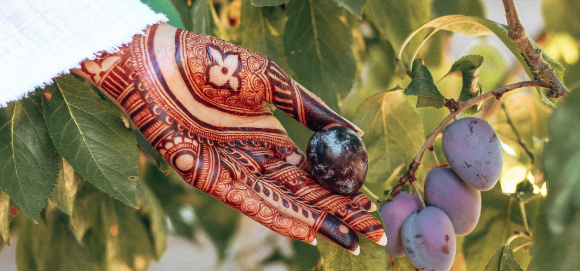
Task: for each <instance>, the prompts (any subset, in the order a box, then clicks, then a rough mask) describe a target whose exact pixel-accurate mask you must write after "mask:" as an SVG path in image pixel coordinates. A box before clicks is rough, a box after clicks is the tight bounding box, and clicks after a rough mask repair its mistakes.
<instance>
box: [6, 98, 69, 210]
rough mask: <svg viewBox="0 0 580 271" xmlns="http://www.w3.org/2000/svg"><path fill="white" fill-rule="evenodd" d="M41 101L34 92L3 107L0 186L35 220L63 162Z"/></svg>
mask: <svg viewBox="0 0 580 271" xmlns="http://www.w3.org/2000/svg"><path fill="white" fill-rule="evenodd" d="M39 101H40V96H39V95H38V94H33V95H31V96H30V97H29V98H24V99H21V100H19V101H16V102H13V103H10V104H8V106H7V107H6V108H0V165H2V166H1V167H0V189H2V191H4V192H5V193H6V194H8V196H10V198H12V200H14V202H15V203H16V204H18V206H20V207H21V208H22V210H24V212H25V213H26V215H27V216H28V217H29V218H30V219H32V220H34V221H36V219H37V218H38V214H39V213H40V211H41V210H42V209H43V208H44V207H45V206H46V203H47V202H48V197H49V196H50V193H51V192H52V190H53V188H54V184H55V183H56V180H57V176H58V170H59V163H60V157H59V155H58V152H57V151H56V149H55V147H54V144H53V142H52V140H51V138H50V135H49V133H48V128H47V126H46V122H45V120H44V116H43V115H42V106H41V104H42V103H41V102H39Z"/></svg>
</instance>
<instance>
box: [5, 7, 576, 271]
mask: <svg viewBox="0 0 580 271" xmlns="http://www.w3.org/2000/svg"><path fill="white" fill-rule="evenodd" d="M143 2H145V3H147V4H148V5H149V6H150V7H152V8H153V9H154V10H156V11H157V12H161V13H164V14H166V15H167V16H168V18H169V23H170V24H173V25H174V26H176V27H179V28H184V29H186V30H190V31H194V32H197V33H203V34H208V35H213V36H216V37H219V38H222V39H225V40H228V41H230V42H233V43H236V44H240V45H241V46H244V47H247V48H249V49H251V50H254V51H256V52H258V53H261V54H263V55H266V56H268V57H270V58H271V59H273V60H275V61H276V62H277V63H278V64H279V65H280V66H281V67H282V68H283V69H284V70H285V71H286V72H287V73H288V74H289V75H291V76H292V77H293V78H295V79H296V80H297V81H298V82H299V83H300V84H302V85H303V86H305V87H307V88H308V89H309V90H311V91H312V92H314V93H315V94H317V95H318V96H319V97H321V98H322V99H323V100H324V101H325V102H326V103H327V104H328V105H329V106H330V107H332V108H333V109H334V110H335V111H337V112H341V113H342V115H344V116H345V117H347V118H349V119H350V120H352V121H353V122H354V123H355V124H357V125H358V126H359V127H360V128H362V129H363V130H364V131H365V132H366V134H365V136H364V137H363V140H364V142H365V144H366V147H367V150H368V154H369V161H370V162H369V173H368V182H367V188H368V189H369V191H371V192H372V194H374V195H379V197H382V195H384V192H385V191H386V190H389V189H391V187H392V186H393V185H394V184H395V182H396V180H397V179H398V177H400V176H402V175H403V174H404V173H405V170H406V167H407V165H408V164H409V163H410V162H411V160H412V159H413V157H414V156H415V155H416V153H417V151H418V150H419V148H420V147H421V146H422V145H423V142H424V141H425V138H426V137H427V136H429V135H430V133H431V132H432V131H433V129H434V128H435V127H436V126H437V125H438V124H439V122H440V121H441V120H442V119H443V118H444V117H445V116H446V115H447V114H448V110H447V109H446V108H440V109H435V108H439V107H442V105H443V104H442V102H443V100H444V99H450V98H453V99H455V100H459V101H462V100H465V99H468V98H471V97H474V96H476V95H479V94H481V93H485V92H489V91H492V90H493V89H496V88H498V87H501V86H503V85H506V84H509V83H513V82H516V81H522V80H527V79H524V78H526V77H527V78H530V77H533V76H535V75H534V74H533V73H532V72H531V71H530V70H529V67H528V65H527V62H526V60H525V59H524V58H523V57H522V55H521V53H520V52H519V50H518V49H517V47H516V46H515V45H514V43H513V42H511V41H510V40H509V38H508V36H507V28H506V26H504V25H502V24H499V23H497V22H493V21H490V20H487V19H485V17H486V7H485V5H484V4H483V3H482V1H480V0H420V1H394V0H317V1H312V0H144V1H143ZM520 4H521V5H525V3H518V5H520ZM457 15H462V16H457ZM442 16H445V17H442ZM520 16H528V15H526V14H522V13H521V12H520ZM542 16H543V20H544V22H545V27H546V29H545V30H544V32H543V35H540V36H539V37H538V38H537V40H536V43H537V44H538V46H539V47H540V48H542V49H544V52H545V53H546V54H544V55H543V56H544V58H545V60H546V61H548V63H549V64H550V65H551V66H552V68H554V69H556V71H557V72H558V75H559V76H560V77H561V78H562V79H565V80H564V81H565V83H566V84H567V86H568V87H569V89H570V90H573V92H572V93H571V94H570V95H569V96H568V97H566V99H565V101H564V102H563V103H560V104H559V105H558V107H557V108H555V107H554V105H553V103H552V101H549V100H547V99H546V98H545V96H543V94H542V93H543V91H541V92H536V91H533V90H529V89H528V90H519V91H518V92H516V93H509V94H507V95H505V96H504V97H503V98H502V99H501V100H495V99H494V100H488V101H486V102H484V103H482V104H481V105H479V106H477V108H476V107H473V109H469V112H463V113H462V114H460V115H459V117H464V116H466V115H465V114H467V113H469V114H474V115H475V116H476V117H479V118H483V119H485V120H487V121H489V122H490V123H491V124H492V125H493V127H494V128H495V129H496V131H497V132H498V135H499V136H500V139H501V140H502V143H503V144H504V167H503V173H502V176H501V179H500V184H499V185H497V186H496V187H495V188H494V189H492V190H491V191H487V192H483V193H482V199H483V202H482V213H481V218H480V221H479V224H478V226H477V228H476V229H475V230H474V232H473V233H471V234H470V235H468V236H466V237H461V238H458V239H457V240H458V247H457V255H456V258H455V259H456V260H455V263H454V266H453V268H452V270H525V269H527V270H578V269H580V261H579V260H578V257H577V256H576V255H577V251H578V249H579V248H580V247H579V245H578V244H580V227H579V226H578V225H580V224H579V222H580V208H578V206H580V204H579V200H578V199H579V198H580V197H578V195H577V194H578V191H580V190H579V189H580V187H579V185H578V183H579V182H578V180H580V178H579V176H580V171H578V168H579V167H578V164H579V162H580V160H579V159H580V158H579V157H580V156H579V155H578V153H579V150H580V143H579V142H580V141H579V140H578V136H577V135H578V134H579V133H580V130H579V129H580V112H578V111H579V108H580V107H578V104H580V95H579V94H578V90H580V61H579V58H580V57H579V55H580V53H579V52H580V42H579V41H580V34H579V33H580V32H579V29H580V28H578V24H579V23H578V20H579V19H578V18H580V4H579V2H578V1H575V0H544V1H543V2H542ZM437 27H439V28H440V29H441V30H442V31H440V32H439V33H437V34H435V32H431V31H432V29H434V28H437ZM416 30H417V31H418V32H416V33H415V32H414V31H416ZM438 30H439V29H438ZM411 33H415V35H414V37H413V38H412V39H410V40H408V42H406V39H407V38H408V37H409V35H410V34H411ZM458 34H467V35H484V36H485V35H495V36H497V37H498V38H499V39H500V41H501V42H503V44H504V46H506V47H507V48H508V49H509V50H510V51H511V52H512V53H513V55H514V57H515V59H517V60H518V61H517V62H515V63H510V61H508V60H507V58H506V57H505V56H504V55H503V54H502V53H501V52H500V49H499V48H498V45H497V44H492V43H491V42H490V40H489V39H488V38H486V37H480V38H477V40H476V42H475V44H474V45H473V46H471V47H470V48H468V49H467V50H465V52H466V53H465V56H463V57H462V58H460V59H451V57H450V54H448V53H447V52H446V50H448V48H449V46H450V44H451V39H452V38H453V36H454V35H458ZM403 49H404V50H403ZM401 50H403V51H401ZM414 52H418V53H419V54H420V56H421V58H422V60H420V59H416V57H417V55H415V53H414ZM399 56H400V57H401V59H398V57H399ZM453 75H455V76H453ZM41 92H46V93H48V94H50V95H51V96H52V98H51V99H50V100H47V99H45V98H44V96H43V95H42V93H41ZM41 92H37V93H34V94H32V95H30V96H29V97H28V98H24V99H21V100H19V101H16V102H13V103H10V104H9V105H8V106H7V107H5V108H0V164H1V165H2V167H0V236H1V238H0V249H2V247H3V246H4V244H9V241H10V236H11V235H12V236H14V235H15V233H16V234H18V236H19V239H18V243H17V244H16V246H17V248H16V250H17V259H16V263H17V265H18V268H19V270H146V269H147V268H148V266H149V265H150V263H151V262H152V261H159V260H160V259H161V257H163V254H164V252H165V250H166V247H167V238H168V234H174V235H177V236H179V237H181V238H185V239H188V240H191V242H192V245H199V243H196V242H197V240H198V237H199V235H200V234H201V233H203V234H206V235H207V236H208V237H209V239H210V241H211V243H212V244H213V245H214V246H215V248H216V250H217V254H218V255H219V256H218V261H219V262H222V263H223V262H226V261H228V260H231V258H232V257H234V258H235V257H239V255H232V253H234V252H232V247H231V246H232V242H233V241H232V239H233V238H234V236H236V233H237V232H238V231H239V224H240V223H239V222H240V221H241V214H240V213H238V212H237V211H235V210H233V209H232V208H230V207H228V206H226V205H224V204H222V203H220V202H219V201H218V200H216V199H214V198H213V197H211V196H208V195H206V194H204V193H202V192H200V191H198V190H195V189H193V188H191V187H189V186H187V184H185V183H184V182H183V181H182V180H181V178H180V177H179V176H178V175H177V174H176V173H175V172H174V171H173V170H172V169H171V168H170V166H169V164H167V162H165V161H163V159H161V158H160V156H159V155H157V153H156V152H155V150H154V149H153V148H152V147H151V146H150V145H149V144H148V143H147V142H146V140H145V139H144V138H143V137H142V136H141V135H140V134H139V133H138V132H137V131H134V130H133V131H132V130H131V129H130V128H127V127H126V126H125V124H124V123H123V122H122V121H121V118H120V117H119V112H120V111H119V110H117V109H116V108H115V106H114V105H113V104H112V103H110V102H109V101H107V100H106V99H103V97H102V96H100V95H99V94H98V93H97V91H96V90H95V88H94V87H92V86H91V85H90V84H88V83H87V82H85V81H84V80H82V79H80V78H79V77H77V76H74V75H67V76H63V77H60V78H58V79H57V80H56V83H55V84H53V85H51V86H48V87H47V88H45V89H44V90H42V91H41ZM405 94H407V95H405ZM409 95H411V96H409ZM427 107H429V108H427ZM433 107H435V108H433ZM273 110H274V115H275V116H276V117H277V118H278V119H279V120H280V122H281V123H282V124H283V125H284V127H285V128H286V130H287V131H288V133H289V135H290V137H291V138H292V139H293V140H294V141H295V142H296V143H297V144H298V146H300V147H301V148H303V149H304V148H305V147H306V144H307V142H308V139H309V138H310V136H311V135H312V133H313V132H312V131H310V130H308V129H306V128H304V127H303V126H302V125H300V124H299V123H298V122H296V121H295V120H293V119H292V118H290V117H289V116H287V115H285V114H284V113H283V112H282V111H281V110H275V109H273ZM552 113H553V114H552ZM551 115H552V116H551ZM87 134H90V135H91V140H86V139H87V138H86V137H87ZM113 134H114V135H115V136H113ZM440 142H441V141H440V139H438V140H436V142H435V146H434V147H435V150H434V152H428V153H427V154H426V155H425V157H424V159H423V165H422V166H421V167H420V168H419V171H418V172H417V175H416V176H417V178H418V184H419V185H420V184H422V182H423V178H424V176H425V174H426V172H428V170H429V168H428V167H430V166H438V165H441V164H445V162H446V161H445V158H444V156H443V154H442V152H441V143H440ZM136 146H139V147H140V149H141V150H142V151H138V148H137V147H136ZM89 153H91V154H92V153H98V154H99V155H89ZM104 168H105V169H106V170H105V169H104ZM31 169H33V170H31ZM23 172H26V174H22V173H23ZM546 187H547V189H546ZM541 191H543V192H542V193H543V194H541V193H540V192H541ZM369 195H370V194H369ZM546 195H547V196H546ZM372 197H373V196H372V195H371V199H373V200H376V199H374V198H372ZM130 206H131V207H130ZM132 207H138V209H135V208H132ZM375 215H376V213H375ZM33 221H34V222H33ZM35 222H36V223H35ZM514 231H517V232H518V233H517V234H516V233H514ZM522 233H525V234H524V235H526V236H527V237H526V236H523V235H522ZM318 240H319V243H318V247H312V246H310V245H308V244H304V243H301V242H298V241H292V246H291V247H292V249H293V250H294V252H293V254H292V255H291V256H288V254H287V253H283V252H281V251H280V250H279V249H277V250H274V252H272V253H271V255H270V256H268V257H266V259H265V260H263V262H262V264H267V263H271V262H278V261H282V262H284V263H285V264H287V266H288V267H289V268H290V269H291V270H311V269H312V270H385V269H386V270H409V269H411V268H412V267H411V264H410V262H409V261H408V260H407V259H406V258H398V259H393V258H392V257H390V256H389V255H386V253H385V251H384V250H383V248H381V247H380V246H377V245H375V244H374V243H372V242H370V241H369V240H367V239H365V238H362V237H361V255H360V256H358V257H354V256H352V255H351V254H350V253H348V252H346V251H345V250H343V249H340V248H338V247H336V246H335V245H334V244H332V243H330V242H328V241H326V240H323V239H322V238H319V239H318ZM508 240H510V241H511V242H509V243H508ZM192 268H193V269H195V267H192ZM518 268H521V269H518Z"/></svg>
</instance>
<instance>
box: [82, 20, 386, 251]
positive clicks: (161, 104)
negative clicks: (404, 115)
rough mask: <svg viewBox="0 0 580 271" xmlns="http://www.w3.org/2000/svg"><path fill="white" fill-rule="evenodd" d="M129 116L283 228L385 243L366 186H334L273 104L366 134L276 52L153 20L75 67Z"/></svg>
mask: <svg viewBox="0 0 580 271" xmlns="http://www.w3.org/2000/svg"><path fill="white" fill-rule="evenodd" d="M73 71H74V72H76V73H78V74H80V75H81V76H83V77H85V78H86V79H88V80H90V81H91V82H93V84H95V85H96V86H97V87H98V88H99V89H100V90H101V91H103V92H104V93H105V94H106V95H107V96H108V97H110V98H111V100H113V101H114V102H115V103H116V104H117V105H118V106H119V107H120V108H122V109H123V111H124V112H125V113H126V114H127V116H128V117H129V118H130V119H131V120H132V121H133V123H134V124H135V126H136V127H137V128H138V129H139V131H140V132H141V133H142V134H143V135H144V136H145V138H146V139H147V140H148V141H149V142H150V143H151V145H152V146H153V147H154V148H155V149H156V150H157V151H158V152H159V154H160V155H161V156H162V157H163V158H164V159H165V160H167V161H168V162H169V163H170V164H171V165H172V166H173V167H174V168H175V170H176V171H177V172H178V173H179V174H180V175H181V176H182V177H183V179H184V180H185V181H186V182H188V183H189V184H191V185H193V186H194V187H196V188H198V189H200V190H202V191H204V192H206V193H208V194H210V195H212V196H213V197H215V198H217V199H218V200H220V201H222V202H224V203H226V204H227V205H229V206H231V207H233V208H235V209H237V210H239V211H241V212H242V213H244V214H245V215H247V216H249V217H251V218H252V219H254V220H256V221H258V222H259V223H261V224H263V225H264V226H266V227H268V228H270V229H271V230H273V231H276V232H278V233H280V234H282V235H285V236H289V237H292V238H295V239H298V240H301V241H304V242H307V243H311V244H316V236H315V234H316V233H319V234H320V235H322V236H323V237H325V238H327V239H329V240H331V241H333V242H335V243H337V244H338V245H340V246H342V247H344V248H346V249H347V250H349V251H351V252H353V253H355V254H358V251H359V245H358V243H359V240H358V236H357V235H356V232H358V233H361V234H363V235H364V236H366V237H368V238H369V239H371V240H373V241H374V242H377V243H379V244H381V245H385V244H386V241H387V240H386V235H385V234H384V229H383V227H382V224H381V223H380V222H379V221H378V220H376V219H375V218H374V217H373V216H371V215H370V214H368V212H367V211H369V210H372V211H374V210H375V209H376V206H375V205H374V204H372V203H371V202H370V200H369V199H368V198H367V197H366V196H364V195H363V194H360V193H359V194H356V195H353V196H351V197H350V198H349V197H344V196H341V195H336V194H333V193H332V192H330V191H329V190H326V189H324V188H322V187H321V186H320V185H318V184H317V183H316V182H315V181H314V180H313V179H312V178H311V177H310V175H309V174H308V170H307V168H306V162H305V156H304V154H303V153H302V151H301V150H300V149H299V148H298V147H297V146H296V145H295V144H294V143H293V142H292V141H291V140H290V138H289V137H288V135H287V133H286V132H285V131H284V128H283V127H282V126H281V124H280V123H279V122H278V121H277V120H276V118H275V117H273V116H272V113H271V111H270V110H269V108H268V107H267V106H266V104H265V102H268V103H271V104H273V105H275V106H276V107H277V108H279V109H280V110H283V111H284V112H285V113H287V114H288V115H290V116H292V117H293V118H295V119H296V120H298V121H300V122H301V123H302V124H304V125H305V126H307V127H308V128H310V129H312V130H315V131H317V130H320V129H323V128H327V127H331V126H336V125H341V126H346V127H349V128H351V129H353V130H355V131H357V132H359V133H362V131H360V130H359V129H358V128H357V127H356V126H354V125H353V124H352V123H350V122H349V121H347V120H345V119H343V118H342V117H340V116H338V115H337V114H336V113H334V112H333V111H332V110H330V109H329V108H328V107H327V106H326V105H325V104H324V103H323V102H322V101H321V100H320V99H319V98H318V97H316V96H315V95H313V94H312V93H310V92H309V91H308V90H306V89H305V88H303V87H302V86H301V85H299V84H298V83H297V82H295V81H294V80H292V79H291V78H290V77H288V76H287V75H286V74H285V73H284V72H283V71H282V70H281V69H280V67H278V65H276V63H274V62H273V61H272V60H271V59H269V58H267V57H264V56H262V55H260V54H257V53H255V52H252V51H250V50H247V49H245V48H242V47H239V46H237V45H234V44H231V43H229V42H226V41H223V40H220V39H217V38H213V37H210V36H206V35H200V34H195V33H191V32H187V31H184V30H179V29H176V28H174V27H171V26H169V25H167V24H159V25H153V26H151V27H149V28H148V29H147V30H146V35H137V36H135V38H134V40H133V41H132V42H131V43H130V44H129V45H127V46H125V47H123V48H122V49H121V51H120V52H118V53H116V54H113V55H105V56H103V57H102V58H101V59H99V60H96V61H85V62H83V64H82V65H81V69H79V70H73Z"/></svg>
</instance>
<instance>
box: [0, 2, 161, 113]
mask: <svg viewBox="0 0 580 271" xmlns="http://www.w3.org/2000/svg"><path fill="white" fill-rule="evenodd" d="M0 2H1V3H2V4H1V6H2V7H1V8H0V107H2V106H5V105H6V102H8V101H12V100H16V99H19V98H22V97H24V96H25V95H27V93H29V92H31V91H33V90H34V89H35V88H36V87H39V86H44V85H46V84H50V83H52V78H54V77H56V76H58V75H60V74H63V73H68V72H69V69H72V68H78V67H79V64H80V62H82V61H83V60H85V59H95V57H96V53H98V52H100V51H107V52H109V53H113V52H116V51H117V50H118V48H119V47H120V46H122V45H124V44H127V43H129V42H130V41H131V40H132V38H133V36H134V35H136V34H142V33H143V30H144V29H145V28H147V26H148V25H152V24H156V23H159V22H167V18H166V17H165V15H163V14H157V13H155V12H153V11H152V10H151V9H150V8H149V7H148V6H147V5H145V4H143V3H141V2H140V1H139V0H98V1H95V0H8V1H0Z"/></svg>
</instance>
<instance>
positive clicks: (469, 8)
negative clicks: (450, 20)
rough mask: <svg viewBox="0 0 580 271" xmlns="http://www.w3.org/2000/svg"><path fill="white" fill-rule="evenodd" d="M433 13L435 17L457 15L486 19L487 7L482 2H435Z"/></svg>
mask: <svg viewBox="0 0 580 271" xmlns="http://www.w3.org/2000/svg"><path fill="white" fill-rule="evenodd" d="M433 13H434V16H433V17H441V16H445V15H456V14H461V15H467V16H477V17H483V18H485V17H486V14H485V5H484V4H483V2H482V1H481V0H434V1H433Z"/></svg>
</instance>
